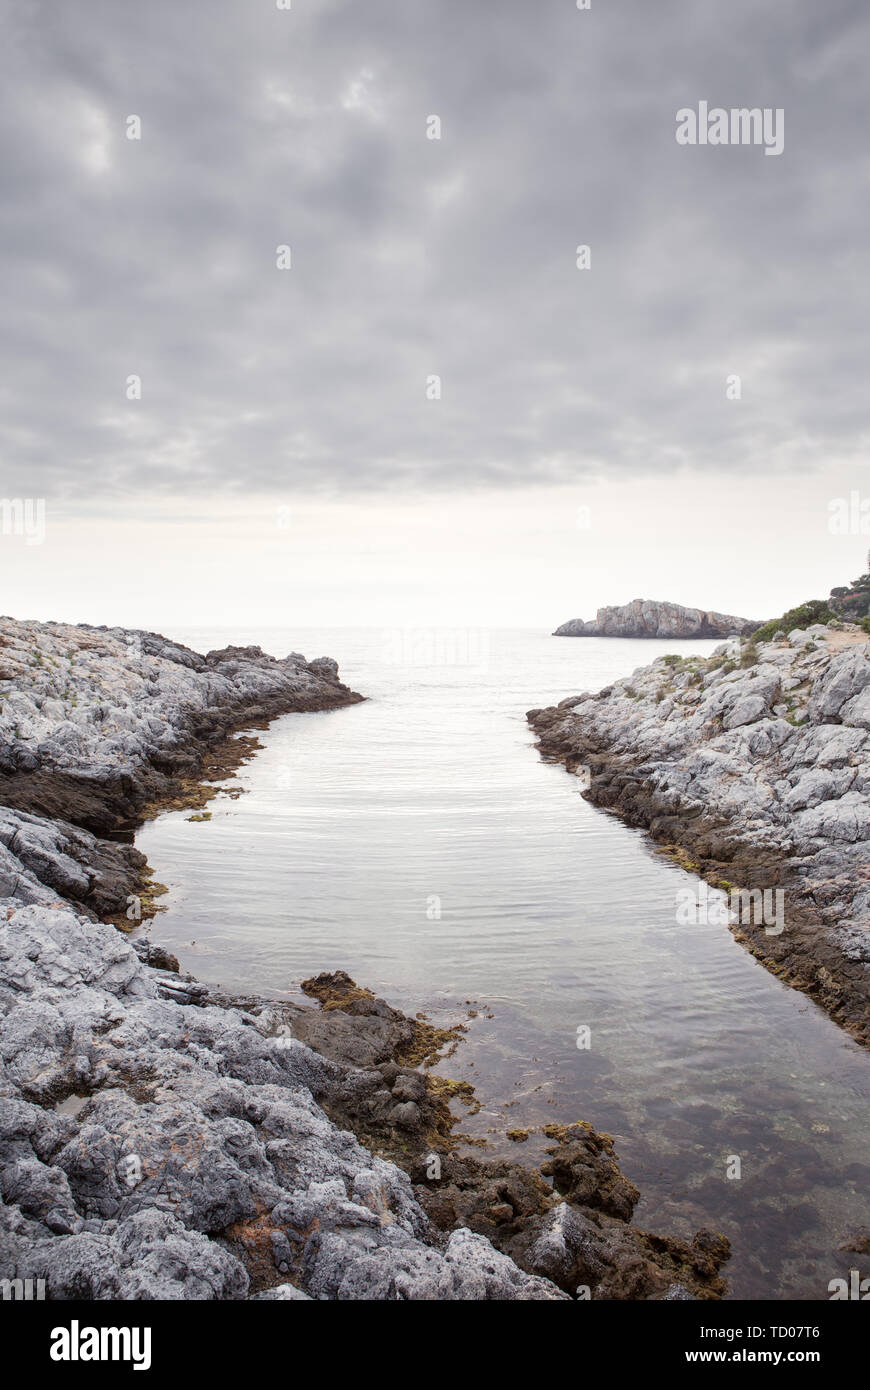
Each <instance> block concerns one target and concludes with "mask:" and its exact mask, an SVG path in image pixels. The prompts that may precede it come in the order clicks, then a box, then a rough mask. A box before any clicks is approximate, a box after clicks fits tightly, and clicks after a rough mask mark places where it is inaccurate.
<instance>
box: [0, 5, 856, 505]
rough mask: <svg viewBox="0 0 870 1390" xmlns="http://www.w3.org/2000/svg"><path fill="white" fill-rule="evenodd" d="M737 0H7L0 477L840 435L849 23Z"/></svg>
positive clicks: (852, 376) (700, 447) (299, 486)
mask: <svg viewBox="0 0 870 1390" xmlns="http://www.w3.org/2000/svg"><path fill="white" fill-rule="evenodd" d="M761 9H762V7H759V6H758V4H757V0H732V2H731V3H728V4H724V3H718V2H717V3H713V0H662V2H661V3H658V4H651V3H650V0H622V3H620V2H619V0H614V2H612V3H607V2H606V0H593V7H592V9H591V11H589V12H579V11H577V10H576V9H575V7H574V5H573V4H572V3H571V0H500V2H499V3H498V4H497V5H490V4H469V3H468V0H437V3H427V0H402V2H401V3H396V0H366V3H361V0H318V3H316V4H315V3H313V0H293V8H292V10H291V11H289V12H283V11H278V10H277V9H276V7H275V5H274V3H273V0H185V3H184V4H183V5H179V4H178V3H177V0H149V3H148V4H147V5H140V4H136V3H133V0H125V2H124V3H119V0H77V3H75V4H71V5H64V6H58V5H57V4H55V3H43V4H39V3H36V4H31V5H30V6H27V7H25V6H21V5H17V4H10V5H9V6H8V8H7V9H6V13H5V15H4V29H5V31H6V33H7V35H8V43H7V47H6V53H5V57H4V60H3V61H4V66H5V68H6V73H5V76H4V80H3V84H2V97H0V104H2V130H3V135H2V144H3V149H2V165H3V169H4V182H5V196H4V199H3V205H2V212H0V237H2V250H3V279H4V292H3V306H4V307H3V328H4V332H3V334H2V357H0V447H2V457H3V481H2V483H0V491H2V492H3V493H4V494H5V495H7V496H11V495H19V494H26V495H46V496H50V497H66V498H69V499H70V500H71V501H74V499H75V498H76V497H79V498H81V497H101V498H102V499H104V500H105V499H106V498H112V497H122V496H124V495H125V494H134V493H141V492H148V493H153V494H155V495H156V494H159V493H162V492H166V491H172V490H183V491H189V492H193V493H201V494H203V495H206V496H207V495H211V494H213V493H214V492H215V491H216V490H221V489H226V490H233V489H239V490H241V489H246V490H259V489H262V490H270V491H275V490H287V491H288V492H298V491H320V490H330V489H332V490H340V491H343V492H346V491H348V490H357V489H359V490H369V489H376V488H392V489H397V490H404V489H405V488H408V487H411V488H431V487H442V486H445V487H447V486H456V485H459V486H465V487H472V486H475V485H484V484H492V483H500V482H503V483H505V484H517V483H523V484H525V483H529V482H535V481H541V482H547V481H551V480H552V481H559V482H564V481H569V480H572V479H575V478H583V477H584V476H588V475H590V474H597V473H604V474H607V475H609V476H620V475H629V476H630V475H634V474H637V475H641V474H657V473H672V472H674V471H675V470H677V469H680V468H688V469H692V470H698V471H717V472H723V471H733V472H735V473H740V472H747V473H750V472H751V473H754V472H757V471H758V470H760V469H763V468H769V469H781V470H783V471H787V470H791V471H797V470H801V469H809V468H811V467H813V466H814V465H815V464H817V463H821V462H823V461H826V460H827V459H829V458H830V457H831V456H832V455H833V454H846V455H854V456H855V457H856V458H857V457H858V456H859V454H860V449H861V447H862V445H863V443H864V442H866V437H867V426H866V416H865V413H864V400H865V398H866V362H867V360H868V334H870V330H868V323H870V314H868V303H867V299H868V290H867V286H868V285H870V273H868V272H870V265H868V260H870V251H868V239H867V234H866V229H867V226H868V201H870V195H868V187H870V183H868V172H870V153H868V148H867V101H866V68H867V64H868V59H870V14H868V12H867V10H866V6H865V5H863V4H862V3H860V0H855V3H846V0H826V4H825V6H824V7H823V8H822V7H820V6H819V5H818V4H817V3H815V0H790V2H789V3H786V2H785V0H778V3H770V4H767V5H765V6H764V7H763V13H760V12H759V11H760V10H761ZM702 99H706V100H709V101H710V102H711V103H712V104H718V105H722V106H726V107H731V106H762V107H763V106H771V107H782V108H784V110H785V151H784V153H783V154H782V156H781V157H779V158H769V157H765V156H764V154H763V151H762V150H761V149H758V148H737V149H735V148H706V149H701V148H681V147H679V146H678V145H677V144H676V142H675V139H674V131H675V113H676V111H677V109H678V108H680V107H683V106H692V107H694V106H697V103H698V101H700V100H702ZM432 113H435V114H438V115H439V116H440V117H441V120H442V122H443V138H442V139H441V141H428V140H427V139H426V138H425V122H426V118H427V116H428V115H430V114H432ZM130 114H136V115H138V116H139V117H141V120H142V126H143V134H142V140H141V142H135V141H129V140H127V139H126V137H125V121H126V118H127V116H128V115H130ZM580 242H583V243H589V244H590V245H591V246H592V261H593V264H592V270H591V271H590V272H579V271H578V270H577V269H576V268H575V264H574V248H575V246H576V245H577V244H578V243H580ZM282 243H289V244H290V245H291V247H292V254H293V268H292V270H290V271H288V272H281V271H279V270H277V269H276V267H275V248H276V246H278V245H279V244H282ZM732 372H735V373H739V374H740V375H741V376H742V379H743V392H744V399H743V400H742V401H741V402H740V403H735V402H729V401H726V399H725V385H724V383H725V376H726V375H727V374H728V373H732ZM132 373H136V374H138V375H140V376H141V377H142V381H143V399H142V401H141V402H138V403H136V402H128V401H127V400H126V399H125V394H124V391H125V381H126V379H127V377H128V375H130V374H132ZM430 373H437V374H439V375H440V376H441V377H442V380H443V392H444V395H443V399H442V400H441V401H438V402H430V401H427V400H426V399H425V391H424V387H425V379H426V377H427V375H428V374H430Z"/></svg>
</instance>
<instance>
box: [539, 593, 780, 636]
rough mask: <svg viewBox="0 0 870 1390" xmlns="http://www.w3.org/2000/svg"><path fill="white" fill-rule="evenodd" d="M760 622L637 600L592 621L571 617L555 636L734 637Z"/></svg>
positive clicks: (601, 611)
mask: <svg viewBox="0 0 870 1390" xmlns="http://www.w3.org/2000/svg"><path fill="white" fill-rule="evenodd" d="M756 627H758V623H753V622H751V621H750V620H749V619H748V618H734V617H731V616H730V615H729V614H727V613H707V612H704V611H703V610H702V609H700V608H683V607H682V605H681V604H679V603H659V602H656V601H654V600H650V599H643V598H635V599H632V601H631V603H626V604H623V605H622V607H621V608H599V610H598V612H597V614H596V616H595V618H594V620H593V621H591V622H584V621H583V619H582V618H572V619H571V620H570V622H567V623H563V624H562V626H561V627H557V628H556V631H555V632H554V633H553V636H554V637H672V638H691V637H733V636H737V635H739V634H741V633H749V632H751V631H752V630H753V628H756Z"/></svg>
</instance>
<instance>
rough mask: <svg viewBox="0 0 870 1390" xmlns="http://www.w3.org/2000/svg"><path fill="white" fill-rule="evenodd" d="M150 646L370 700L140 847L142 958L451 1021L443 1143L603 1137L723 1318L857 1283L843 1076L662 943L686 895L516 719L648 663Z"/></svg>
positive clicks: (745, 977)
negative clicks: (143, 869) (703, 1245)
mask: <svg viewBox="0 0 870 1390" xmlns="http://www.w3.org/2000/svg"><path fill="white" fill-rule="evenodd" d="M172 635H173V636H175V637H176V638H179V639H180V640H182V641H185V642H187V643H188V644H189V645H191V646H194V647H196V648H198V649H199V650H207V649H208V648H209V647H214V646H219V645H223V644H224V643H225V642H227V641H234V642H239V643H242V644H247V643H249V642H258V643H260V645H262V646H263V647H264V649H265V650H267V651H272V652H275V653H276V654H278V655H284V654H285V653H286V652H288V651H290V650H301V651H304V652H305V653H306V655H308V656H309V657H311V656H318V655H323V654H326V655H331V656H335V657H336V658H337V660H338V661H339V663H340V665H341V669H342V676H343V678H344V679H345V680H346V681H347V682H348V683H349V684H351V685H353V686H354V687H355V688H357V689H359V690H360V691H362V692H363V693H364V694H366V695H368V696H369V697H370V698H369V699H368V700H367V702H366V703H365V704H362V705H357V706H354V707H352V708H349V709H344V710H336V711H331V712H327V713H321V714H308V715H289V716H287V717H286V718H284V719H281V720H278V721H277V722H276V723H275V724H273V725H272V727H271V728H270V730H269V731H268V732H267V733H265V734H263V735H261V738H262V741H263V743H264V744H265V747H264V749H263V751H262V752H261V753H260V754H258V756H257V758H256V759H255V760H254V761H253V762H252V763H250V764H248V766H247V767H246V768H245V769H244V770H243V771H242V773H241V774H240V782H241V784H242V785H243V786H244V787H246V788H247V789H248V792H249V794H248V795H245V796H242V797H240V798H239V799H238V800H231V799H229V798H225V797H219V798H218V799H217V800H215V801H214V802H213V803H212V806H211V810H212V813H213V814H212V819H211V820H210V821H208V822H199V823H191V822H188V821H187V820H186V819H185V813H183V812H182V813H170V814H167V815H165V816H162V817H161V818H160V819H159V820H158V821H157V822H156V823H153V824H151V825H149V826H147V827H146V828H145V829H144V830H143V831H142V832H141V833H140V835H139V837H138V840H137V843H138V845H139V847H140V848H141V849H142V850H143V851H144V852H145V853H146V854H147V856H148V858H149V861H150V863H151V865H152V866H153V868H154V869H155V872H156V873H157V876H158V878H160V879H161V880H162V881H163V882H165V883H167V884H168V886H169V888H170V896H169V898H168V899H164V902H168V904H169V910H168V911H167V912H165V913H163V914H162V915H161V916H159V917H158V918H157V919H156V921H155V923H154V926H153V929H152V934H153V938H154V940H155V941H159V942H160V943H161V944H164V945H168V946H170V947H171V948H172V949H173V950H175V951H176V952H177V953H178V955H179V956H180V958H181V960H182V962H183V965H184V966H185V967H186V968H188V969H190V970H191V971H193V972H194V973H195V974H196V975H198V976H199V977H200V978H201V979H204V980H206V981H209V982H213V983H222V984H223V985H224V987H226V988H228V989H230V988H231V989H238V990H261V991H276V992H279V993H285V992H286V993H291V994H295V992H296V988H297V986H298V982H299V981H300V980H301V979H303V978H305V977H306V976H307V975H310V974H313V973H315V972H316V971H319V970H327V969H338V968H341V969H345V970H347V971H349V972H350V974H352V975H353V976H354V977H355V978H356V979H358V980H359V981H361V982H363V983H365V984H366V985H368V986H369V987H371V988H373V989H375V990H376V991H378V992H379V993H382V994H384V995H385V996H386V997H387V998H389V999H390V1000H391V1001H392V1002H393V1003H395V1004H397V1005H398V1006H399V1007H403V1008H406V1009H407V1010H409V1011H411V1012H416V1011H417V1010H418V1009H425V1010H427V1011H428V1012H429V1013H430V1014H432V1015H433V1016H434V1015H436V1014H437V1013H438V1011H439V1010H440V1011H442V1013H449V1014H450V1016H451V1017H452V1016H454V1014H455V1009H456V1006H457V1005H459V1006H461V1009H462V1011H463V1012H464V1013H466V1014H471V1015H473V1016H471V1017H469V1018H468V1020H467V1022H468V1035H467V1040H466V1042H465V1044H464V1045H463V1046H462V1047H461V1048H460V1049H459V1051H458V1052H457V1054H456V1056H455V1057H453V1058H452V1059H451V1060H450V1061H449V1062H448V1063H447V1064H445V1066H444V1067H442V1070H444V1071H445V1073H446V1074H449V1075H453V1076H456V1077H461V1078H463V1079H468V1080H471V1081H472V1082H473V1083H474V1084H475V1086H476V1087H477V1090H478V1096H479V1098H480V1099H481V1101H482V1102H483V1108H482V1110H481V1112H480V1113H479V1114H478V1115H476V1116H474V1117H473V1118H471V1119H464V1120H463V1125H462V1128H463V1129H464V1130H465V1131H466V1132H467V1133H470V1134H474V1135H485V1136H486V1137H487V1139H488V1140H489V1142H490V1146H491V1150H490V1151H491V1152H492V1153H499V1154H501V1153H505V1154H507V1153H509V1154H510V1156H511V1157H513V1158H523V1159H524V1160H537V1159H539V1158H540V1156H541V1154H542V1153H543V1149H544V1146H545V1142H546V1141H543V1140H542V1139H541V1138H540V1136H532V1137H531V1138H530V1139H529V1141H528V1142H527V1143H526V1144H523V1145H521V1146H517V1145H515V1144H512V1143H511V1142H509V1141H507V1140H506V1139H505V1138H504V1135H505V1131H506V1130H508V1129H511V1128H518V1127H522V1128H528V1127H530V1126H535V1125H539V1124H545V1123H548V1122H552V1121H555V1122H559V1123H565V1122H569V1121H571V1120H576V1119H586V1120H589V1121H591V1122H592V1124H594V1125H595V1126H596V1127H597V1128H599V1129H604V1130H608V1131H609V1132H610V1133H612V1134H614V1135H615V1137H616V1139H617V1150H618V1153H619V1156H620V1160H621V1163H622V1167H623V1169H624V1171H625V1173H626V1175H627V1176H628V1177H630V1178H631V1179H632V1180H633V1181H635V1182H636V1183H637V1184H638V1186H639V1187H640V1188H641V1191H642V1193H643V1197H642V1201H641V1203H640V1205H639V1206H638V1209H637V1213H636V1221H637V1223H638V1224H639V1225H641V1226H646V1227H647V1228H649V1229H652V1230H656V1231H660V1232H672V1233H674V1234H676V1235H683V1236H686V1235H691V1234H692V1232H693V1231H694V1230H696V1229H697V1228H698V1227H699V1226H701V1225H711V1226H714V1227H716V1228H718V1229H721V1230H724V1231H725V1233H726V1234H727V1235H728V1236H729V1237H730V1238H731V1241H732V1244H733V1246H734V1252H735V1253H734V1258H733V1259H732V1260H731V1262H730V1264H729V1265H728V1266H727V1267H726V1270H725V1273H726V1274H727V1275H728V1276H729V1278H730V1279H731V1283H732V1295H733V1296H737V1297H744V1298H759V1299H766V1298H825V1297H827V1295H828V1282H829V1280H831V1279H832V1278H834V1277H836V1276H838V1275H842V1274H847V1272H848V1270H849V1269H850V1268H851V1267H859V1268H862V1265H864V1266H868V1267H867V1268H862V1273H863V1274H865V1275H866V1274H870V1263H868V1257H867V1256H861V1255H857V1254H854V1253H852V1254H850V1253H849V1252H847V1251H843V1250H841V1249H840V1248H839V1247H840V1246H841V1245H842V1244H843V1243H844V1240H845V1239H846V1238H847V1235H848V1232H849V1230H850V1228H853V1227H855V1226H858V1225H870V1184H868V1181H867V1179H868V1177H870V1157H868V1154H870V1149H868V1139H870V1106H868V1098H870V1056H868V1055H867V1054H866V1053H865V1052H864V1051H863V1050H862V1049H860V1048H859V1047H858V1046H857V1045H856V1044H854V1043H852V1042H851V1040H850V1039H849V1038H848V1037H846V1036H845V1035H844V1034H843V1033H842V1032H841V1031H840V1030H839V1029H838V1028H837V1027H836V1026H835V1025H834V1024H833V1023H831V1022H830V1021H829V1020H828V1019H827V1017H826V1016H825V1015H823V1014H822V1013H821V1012H820V1011H819V1010H818V1009H817V1008H816V1007H815V1005H813V1004H812V1003H810V1002H809V1001H808V1000H807V999H806V998H805V997H804V996H802V995H800V994H798V993H796V992H794V991H792V990H790V989H788V988H787V987H786V986H785V985H783V984H781V983H780V981H778V980H777V979H776V978H775V977H774V976H772V975H769V974H768V973H767V972H766V971H765V970H764V969H763V968H762V967H761V966H760V965H758V963H757V962H756V961H755V960H754V959H753V958H752V957H751V956H750V955H748V953H746V952H745V951H744V950H743V949H742V948H741V947H739V946H738V945H736V944H735V942H734V940H733V939H732V937H731V936H730V934H729V932H728V931H727V929H726V928H724V927H721V926H677V925H676V922H675V895H676V893H677V891H678V890H679V889H680V888H684V887H685V886H686V885H687V883H692V881H693V880H691V878H690V877H689V876H687V875H686V874H685V873H683V871H682V870H680V869H678V868H677V867H675V866H674V865H673V864H671V863H669V862H668V861H667V860H665V859H663V858H662V857H661V856H660V855H658V854H656V853H655V852H654V850H653V849H652V848H651V847H650V846H649V845H648V844H647V842H646V840H645V838H644V836H643V835H642V834H641V833H640V832H637V831H632V830H628V829H626V828H625V827H624V826H623V825H622V824H621V823H620V822H619V821H617V820H616V819H614V818H613V817H611V816H608V815H606V814H604V813H602V812H600V811H597V810H595V809H594V808H592V807H590V806H589V805H587V804H586V803H585V802H584V801H583V800H582V798H581V796H580V794H579V791H580V784H579V782H578V780H577V779H576V778H573V777H571V776H569V775H568V774H567V773H566V772H565V771H564V770H563V769H562V768H561V767H559V766H553V765H547V764H545V763H543V762H542V761H541V760H540V759H539V757H538V754H537V752H536V750H535V748H534V744H533V739H532V736H531V733H530V731H529V729H528V726H527V724H526V721H525V711H526V709H528V708H531V707H533V706H537V705H543V704H551V703H553V702H554V701H556V700H559V699H561V698H563V697H564V696H566V695H569V694H576V693H577V692H578V691H580V690H583V689H588V690H594V689H598V688H600V687H601V686H602V685H606V684H608V683H609V682H610V681H612V680H614V679H615V678H617V677H618V676H622V675H625V674H627V673H629V672H630V671H631V670H632V669H633V668H635V667H636V666H639V665H642V664H646V663H647V662H648V661H651V660H652V659H653V658H654V657H655V656H657V655H659V654H661V653H662V652H664V651H667V650H669V647H668V645H667V644H666V643H659V642H639V641H638V642H636V641H622V640H610V641H607V640H604V639H557V638H551V637H548V636H546V635H544V634H540V633H529V632H493V633H491V634H490V635H489V637H488V641H486V642H481V640H480V639H479V637H478V638H477V639H476V641H475V643H473V644H471V643H469V644H465V645H464V646H463V644H462V643H458V644H451V643H447V644H446V645H445V644H438V643H435V644H432V643H431V642H430V643H426V642H423V643H419V644H417V645H415V644H414V643H413V642H409V641H405V640H403V641H401V642H396V640H395V637H394V636H392V635H390V634H382V633H381V632H379V631H372V632H367V631H360V630H350V631H341V630H330V631H327V632H310V633H309V632H304V631H303V632H301V631H299V630H298V629H296V630H293V631H292V632H286V633H285V632H258V631H254V630H251V631H248V632H239V631H238V630H235V631H233V632H215V631H213V630H210V631H207V632H201V633H197V632H194V631H187V632H185V631H178V632H175V633H173V634H172ZM714 645H715V644H714V643H711V642H698V643H683V644H680V645H679V650H680V651H681V652H684V653H686V652H687V650H696V651H699V652H702V653H707V652H709V651H710V650H712V648H713V646H714ZM432 661H434V663H435V664H425V663H427V662H432ZM583 1025H585V1026H587V1027H589V1028H590V1029H591V1034H592V1037H591V1047H590V1048H589V1050H580V1049H578V1047H577V1029H578V1027H580V1026H583ZM733 1155H736V1156H737V1157H739V1158H740V1160H741V1169H742V1176H741V1177H740V1178H739V1179H729V1178H728V1177H727V1176H726V1172H727V1168H728V1163H729V1159H730V1158H731V1156H733Z"/></svg>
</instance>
